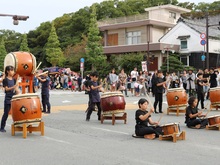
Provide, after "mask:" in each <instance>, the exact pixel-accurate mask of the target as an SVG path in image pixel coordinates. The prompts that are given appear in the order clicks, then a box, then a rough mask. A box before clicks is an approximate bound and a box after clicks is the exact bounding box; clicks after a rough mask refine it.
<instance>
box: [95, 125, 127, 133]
mask: <svg viewBox="0 0 220 165" xmlns="http://www.w3.org/2000/svg"><path fill="white" fill-rule="evenodd" d="M91 128H92V129H98V130H102V131H106V132H113V133H119V134H124V135H130V134H129V133H126V132H120V131H113V130H110V129H104V128H98V127H91Z"/></svg>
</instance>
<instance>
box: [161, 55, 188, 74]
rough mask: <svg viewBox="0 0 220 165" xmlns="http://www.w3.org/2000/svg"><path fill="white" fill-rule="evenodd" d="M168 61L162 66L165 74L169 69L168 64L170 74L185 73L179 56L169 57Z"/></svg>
mask: <svg viewBox="0 0 220 165" xmlns="http://www.w3.org/2000/svg"><path fill="white" fill-rule="evenodd" d="M168 60H169V61H167V59H166V61H165V62H164V63H163V64H162V66H161V70H162V71H163V72H166V71H167V70H168V69H167V62H168V64H169V66H168V67H169V72H178V71H183V69H184V65H183V63H182V62H181V61H180V60H179V57H178V55H176V54H171V55H169V57H168Z"/></svg>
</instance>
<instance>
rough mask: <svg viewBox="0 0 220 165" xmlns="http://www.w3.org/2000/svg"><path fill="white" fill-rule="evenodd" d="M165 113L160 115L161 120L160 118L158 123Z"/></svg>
mask: <svg viewBox="0 0 220 165" xmlns="http://www.w3.org/2000/svg"><path fill="white" fill-rule="evenodd" d="M163 115H164V113H162V114H161V115H160V118H159V120H158V123H159V122H160V120H161V119H162V117H163Z"/></svg>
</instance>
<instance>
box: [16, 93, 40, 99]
mask: <svg viewBox="0 0 220 165" xmlns="http://www.w3.org/2000/svg"><path fill="white" fill-rule="evenodd" d="M25 97H38V94H36V93H27V94H18V95H14V96H13V97H12V99H18V98H25Z"/></svg>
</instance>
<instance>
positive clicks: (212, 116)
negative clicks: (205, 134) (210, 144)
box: [207, 115, 220, 119]
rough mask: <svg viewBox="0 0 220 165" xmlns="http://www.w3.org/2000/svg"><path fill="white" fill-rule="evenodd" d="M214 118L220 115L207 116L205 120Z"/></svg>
mask: <svg viewBox="0 0 220 165" xmlns="http://www.w3.org/2000/svg"><path fill="white" fill-rule="evenodd" d="M216 117H220V115H214V116H209V117H207V118H208V119H211V118H216Z"/></svg>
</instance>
